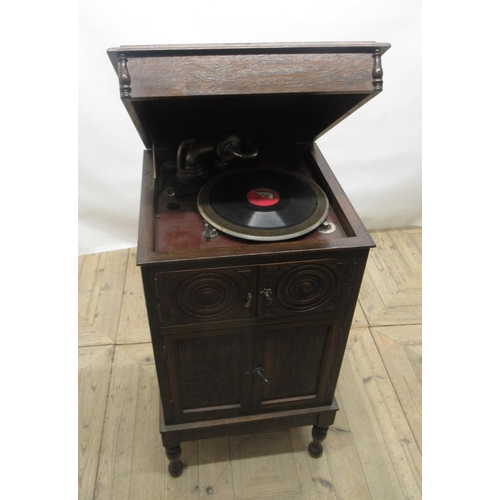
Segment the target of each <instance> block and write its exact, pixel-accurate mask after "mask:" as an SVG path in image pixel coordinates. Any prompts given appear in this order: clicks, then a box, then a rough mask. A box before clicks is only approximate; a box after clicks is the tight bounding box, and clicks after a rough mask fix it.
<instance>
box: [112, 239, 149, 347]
mask: <svg viewBox="0 0 500 500" xmlns="http://www.w3.org/2000/svg"><path fill="white" fill-rule="evenodd" d="M136 260H137V250H136V249H135V248H131V249H130V252H129V255H128V261H127V269H126V277H125V283H124V288H123V301H122V311H121V314H120V322H119V325H118V337H117V343H118V344H135V343H141V342H149V341H150V340H151V335H150V333H149V324H148V316H147V312H146V304H145V302H144V290H143V287H142V279H141V270H140V268H139V267H138V266H137V264H136Z"/></svg>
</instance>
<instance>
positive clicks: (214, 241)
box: [108, 42, 390, 477]
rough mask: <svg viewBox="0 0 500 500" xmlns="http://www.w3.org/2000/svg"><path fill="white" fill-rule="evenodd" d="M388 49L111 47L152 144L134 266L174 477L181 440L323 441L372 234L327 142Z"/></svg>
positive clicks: (366, 95) (373, 80) (362, 96)
mask: <svg viewBox="0 0 500 500" xmlns="http://www.w3.org/2000/svg"><path fill="white" fill-rule="evenodd" d="M389 47H390V45H389V44H386V43H374V42H360V43H354V42H351V43H307V44H256V45H233V44H229V45H225V44H223V45H186V46H180V45H178V46H176V45H163V46H162V45H155V46H122V47H119V48H113V49H109V50H108V55H109V58H110V60H111V62H112V64H113V67H114V68H115V70H116V73H117V75H118V80H119V90H120V97H121V99H122V101H123V104H124V105H125V108H126V109H127V111H128V113H129V114H130V117H131V119H132V121H133V123H134V125H135V127H136V129H137V132H138V133H139V135H140V137H141V139H142V141H143V142H144V145H145V148H146V149H145V151H144V161H143V174H142V195H141V204H140V217H139V219H140V220H139V239H138V245H137V264H138V265H139V266H140V267H141V272H142V279H143V285H144V294H145V300H146V306H147V312H148V319H149V325H150V330H151V340H152V345H153V349H154V355H155V362H156V371H157V375H158V384H159V389H160V396H161V408H160V433H161V437H162V440H163V444H164V446H165V448H166V452H167V456H168V458H169V460H170V463H169V472H170V474H171V475H172V476H174V477H176V476H179V475H180V474H181V473H182V470H183V464H182V461H181V446H180V445H181V442H182V441H190V440H196V439H204V438H209V437H215V436H220V435H224V434H238V433H252V432H260V431H267V430H272V429H286V428H290V427H294V426H306V425H311V426H312V441H311V443H310V445H309V453H310V455H311V456H312V457H315V458H317V457H319V456H320V455H321V454H322V452H323V445H322V441H323V440H324V439H325V437H326V434H327V431H328V427H329V426H330V425H332V424H333V422H334V419H335V413H336V411H337V410H338V406H337V403H336V401H335V398H334V392H335V386H336V384H337V380H338V376H339V371H340V368H341V364H342V358H343V354H344V350H345V346H346V342H347V338H348V335H349V329H350V326H351V321H352V318H353V314H354V309H355V306H356V300H357V297H358V292H359V289H360V286H361V280H362V276H363V272H364V269H365V264H366V260H367V257H368V252H369V249H370V248H371V247H373V246H374V243H373V241H372V239H371V238H370V236H369V234H368V233H367V231H366V229H365V227H364V226H363V224H362V222H361V220H360V219H359V217H358V215H357V214H356V212H355V210H354V209H353V207H352V206H351V203H350V202H349V200H348V198H347V196H346V195H345V193H344V191H343V190H342V188H341V186H340V185H339V183H338V182H337V179H336V178H335V175H334V174H333V172H332V169H331V168H330V166H329V165H328V164H327V162H326V160H325V158H324V157H323V156H322V154H321V152H320V150H319V149H318V146H317V145H316V144H315V141H316V140H317V138H318V137H320V136H322V135H323V134H324V133H326V132H327V131H328V130H330V129H331V128H332V127H334V126H335V125H337V124H338V123H339V122H340V121H342V120H343V119H344V118H346V117H347V116H348V115H350V114H351V113H352V112H353V111H355V110H357V109H358V108H359V107H361V106H362V105H364V104H366V103H367V102H368V101H369V100H370V99H372V98H373V97H375V96H376V95H377V94H379V93H380V92H381V91H382V64H381V57H382V55H383V54H384V52H386V51H387V50H388V49H389ZM359 140H360V142H362V141H363V138H362V137H360V138H359Z"/></svg>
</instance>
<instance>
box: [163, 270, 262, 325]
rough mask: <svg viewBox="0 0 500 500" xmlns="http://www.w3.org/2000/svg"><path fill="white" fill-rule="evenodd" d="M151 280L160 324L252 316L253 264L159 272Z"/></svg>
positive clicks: (254, 278) (253, 304)
mask: <svg viewBox="0 0 500 500" xmlns="http://www.w3.org/2000/svg"><path fill="white" fill-rule="evenodd" d="M154 279H155V285H156V297H157V301H158V312H159V316H160V322H161V324H162V326H173V325H180V324H192V323H203V322H206V321H225V320H231V319H237V318H249V317H252V316H255V308H256V306H255V300H254V297H255V289H256V286H257V267H248V268H243V267H238V268H221V269H218V268H216V269H204V270H199V271H174V272H159V273H155V277H154ZM249 294H250V295H249Z"/></svg>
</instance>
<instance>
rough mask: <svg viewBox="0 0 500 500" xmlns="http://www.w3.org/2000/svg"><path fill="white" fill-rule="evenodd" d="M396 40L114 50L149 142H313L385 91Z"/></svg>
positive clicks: (128, 101)
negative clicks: (233, 138)
mask: <svg viewBox="0 0 500 500" xmlns="http://www.w3.org/2000/svg"><path fill="white" fill-rule="evenodd" d="M389 48H390V45H389V44H387V43H375V42H351V43H307V44H258V45H257V44H255V45H235V44H228V45H225V44H223V45H153V46H121V47H118V48H112V49H109V50H108V55H109V58H110V60H111V62H112V64H113V66H114V67H115V70H116V72H117V75H118V78H119V85H120V95H121V98H122V100H123V102H124V104H125V106H126V108H127V110H128V112H129V114H130V116H131V118H132V120H133V122H134V124H135V126H136V128H137V130H138V132H139V134H140V136H141V138H142V140H143V142H144V144H145V145H146V147H147V148H151V146H152V144H153V141H154V143H155V146H156V147H171V146H173V147H177V146H178V145H179V143H180V142H181V141H182V140H184V139H186V138H193V139H195V140H197V141H205V140H217V139H219V138H221V137H225V136H228V135H232V134H234V135H237V136H239V137H241V138H246V139H249V140H251V141H252V142H253V143H254V144H257V145H260V144H274V143H289V142H293V143H310V142H313V141H315V140H316V139H317V138H318V137H320V136H321V135H322V134H324V133H325V132H326V131H327V130H329V129H330V128H332V127H333V126H335V125H336V124H337V123H338V122H340V121H341V120H342V119H343V118H345V117H346V116H348V115H349V114H350V113H352V112H353V111H354V110H356V109H357V108H358V107H360V106H361V105H363V104H364V103H365V102H367V101H368V100H369V99H371V98H372V97H374V96H375V95H376V94H378V93H379V92H380V91H381V90H382V74H383V72H382V65H381V56H382V54H383V53H384V52H386V51H387V50H388V49H389Z"/></svg>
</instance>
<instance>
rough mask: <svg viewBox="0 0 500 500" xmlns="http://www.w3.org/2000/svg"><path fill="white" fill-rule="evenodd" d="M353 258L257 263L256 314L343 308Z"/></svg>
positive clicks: (351, 272)
mask: <svg viewBox="0 0 500 500" xmlns="http://www.w3.org/2000/svg"><path fill="white" fill-rule="evenodd" d="M356 265H357V262H356V261H355V260H353V259H325V260H317V261H310V262H304V263H300V262H289V263H285V264H271V265H264V266H260V271H259V287H258V291H259V296H258V310H257V313H258V315H259V316H260V317H275V316H283V315H289V314H291V313H293V314H297V315H300V314H308V313H311V312H315V313H316V312H324V311H342V310H344V309H345V308H346V306H347V304H348V301H349V296H350V291H351V284H352V279H353V276H354V271H355V269H356Z"/></svg>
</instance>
